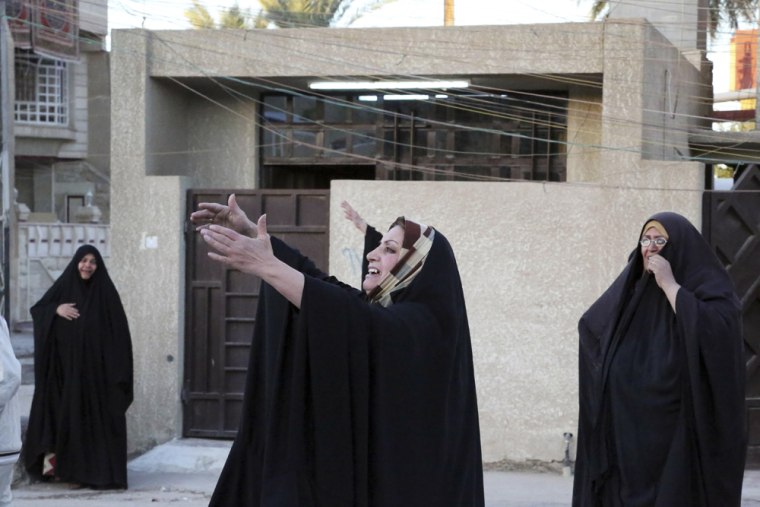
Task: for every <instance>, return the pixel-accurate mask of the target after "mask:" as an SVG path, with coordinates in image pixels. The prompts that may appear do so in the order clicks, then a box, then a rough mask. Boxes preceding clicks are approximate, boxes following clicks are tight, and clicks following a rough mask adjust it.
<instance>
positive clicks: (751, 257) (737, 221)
mask: <svg viewBox="0 0 760 507" xmlns="http://www.w3.org/2000/svg"><path fill="white" fill-rule="evenodd" d="M702 204H703V206H702V210H703V217H702V222H703V223H702V230H703V232H704V235H705V237H706V238H707V241H709V242H710V244H711V245H712V247H713V250H714V251H715V253H716V254H717V255H718V257H719V258H720V259H721V261H722V262H723V264H724V265H725V266H726V268H727V269H728V272H729V273H730V274H731V278H732V279H733V281H734V284H735V285H736V292H737V294H738V295H739V299H740V300H741V303H742V317H743V322H744V349H745V352H746V354H745V357H746V360H747V408H746V410H747V412H746V413H747V428H748V430H749V447H748V450H747V467H748V468H760V167H759V166H755V165H752V166H749V167H748V168H747V169H746V170H745V171H744V172H743V173H742V174H741V176H739V177H738V178H737V181H736V183H735V184H734V188H733V190H731V191H727V192H708V193H706V194H705V195H704V199H703V203H702Z"/></svg>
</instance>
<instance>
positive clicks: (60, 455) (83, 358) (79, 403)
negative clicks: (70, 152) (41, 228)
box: [23, 245, 132, 488]
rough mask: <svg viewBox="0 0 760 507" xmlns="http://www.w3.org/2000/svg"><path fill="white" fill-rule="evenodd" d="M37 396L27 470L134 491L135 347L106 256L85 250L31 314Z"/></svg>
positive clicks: (25, 451)
mask: <svg viewBox="0 0 760 507" xmlns="http://www.w3.org/2000/svg"><path fill="white" fill-rule="evenodd" d="M31 313H32V319H33V320H34V385H35V389H34V397H33V399H32V408H31V413H30V415H29V425H28V428H27V431H26V437H25V440H24V448H23V454H24V460H25V464H26V468H27V471H28V472H29V474H30V475H31V476H32V477H35V478H38V479H39V478H43V477H44V478H50V479H55V480H60V481H64V482H68V483H72V484H75V485H83V486H89V487H95V488H126V487H127V426H126V418H125V413H126V411H127V407H129V405H130V403H131V402H132V344H131V339H130V334H129V327H128V325H127V318H126V315H125V313H124V309H123V307H122V305H121V299H120V298H119V294H118V293H117V292H116V288H115V287H114V285H113V282H112V281H111V278H110V277H109V276H108V270H107V269H106V266H105V264H104V262H103V258H102V257H101V255H100V252H99V251H98V250H97V249H96V248H95V247H94V246H90V245H85V246H82V247H80V248H79V249H78V250H77V251H76V253H75V254H74V257H73V259H72V260H71V262H70V263H69V264H68V266H67V267H66V269H65V270H64V271H63V273H62V274H61V276H60V277H59V278H58V279H57V280H56V281H55V283H54V284H53V286H52V287H51V288H50V289H49V290H48V291H47V292H46V293H45V295H44V296H43V297H42V299H40V300H39V301H38V302H37V303H36V304H35V305H34V306H33V307H32V309H31Z"/></svg>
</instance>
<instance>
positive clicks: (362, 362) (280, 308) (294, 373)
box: [191, 195, 483, 507]
mask: <svg viewBox="0 0 760 507" xmlns="http://www.w3.org/2000/svg"><path fill="white" fill-rule="evenodd" d="M200 208H201V209H200V210H199V211H196V212H195V213H193V215H192V216H191V218H192V219H193V221H194V222H195V223H197V224H201V225H203V224H210V225H208V226H206V225H204V226H203V227H202V228H201V229H200V232H201V234H202V235H203V238H204V240H205V241H206V242H207V243H208V244H209V246H210V247H211V248H212V249H213V250H214V252H212V253H209V256H211V257H212V258H213V259H215V260H218V261H220V262H223V263H225V264H227V265H228V266H230V267H232V268H235V269H239V270H241V271H243V272H246V273H251V274H255V275H257V276H259V277H261V278H262V279H263V281H264V283H262V289H261V296H260V300H259V310H258V314H257V316H256V329H255V333H254V341H253V343H252V346H251V356H250V363H249V369H248V379H247V385H246V394H245V403H244V408H243V414H242V418H241V421H242V422H241V426H240V429H239V431H238V435H237V438H236V439H235V443H234V444H233V447H232V450H231V452H230V456H229V458H228V460H227V464H226V465H225V468H224V470H223V472H222V475H221V477H220V479H219V482H218V484H217V487H216V490H215V492H214V495H213V497H212V499H211V504H210V505H211V506H215V507H218V506H230V507H231V506H235V507H246V506H275V505H276V506H278V507H316V506H322V507H362V506H387V507H405V506H410V507H412V506H414V507H418V506H421V505H425V506H440V507H444V506H450V507H461V506H468V507H478V506H482V505H483V477H482V463H481V454H480V436H479V427H478V413H477V402H476V397H475V382H474V374H473V365H472V350H471V345H470V334H469V327H468V322H467V314H466V310H465V305H464V297H463V293H462V286H461V281H460V279H459V273H458V270H457V266H456V261H455V259H454V255H453V252H452V251H451V247H450V245H449V243H448V241H446V238H445V237H444V236H443V235H442V234H441V233H440V232H438V231H436V230H434V229H433V228H431V227H426V226H424V225H421V224H417V223H415V222H412V221H409V220H404V219H399V220H398V221H397V222H395V223H394V225H393V226H392V227H391V229H390V230H389V231H388V232H387V233H386V234H385V235H383V237H382V239H381V241H380V242H379V244H377V243H376V244H375V246H374V248H373V250H372V251H371V252H369V253H368V254H367V259H368V269H367V276H366V277H365V279H364V281H363V289H364V293H362V292H361V291H358V290H356V289H353V288H351V287H349V286H346V285H344V284H342V283H340V282H339V281H337V280H335V279H334V278H332V277H328V276H327V275H325V274H324V273H321V272H320V271H318V270H317V269H316V268H315V267H314V265H313V264H312V263H311V261H309V260H308V259H307V258H305V257H303V256H302V255H300V254H299V253H298V252H297V251H295V250H293V249H291V248H290V247H288V246H287V245H285V244H284V243H283V242H281V241H279V240H277V239H276V238H270V236H269V235H268V234H267V231H266V221H265V217H262V218H260V219H259V222H258V224H253V223H252V222H250V221H248V219H247V218H246V217H245V214H244V213H243V212H242V211H241V210H240V209H239V208H238V207H237V205H236V203H235V198H234V195H233V196H231V197H230V201H229V205H228V206H223V205H219V204H213V203H203V204H201V205H200ZM216 224H222V225H227V226H231V227H233V228H234V229H236V230H237V231H241V232H244V233H245V235H243V234H240V233H238V232H235V231H234V230H232V229H230V228H227V227H222V226H220V225H216ZM253 236H255V238H253Z"/></svg>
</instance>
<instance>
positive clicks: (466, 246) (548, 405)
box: [109, 21, 703, 463]
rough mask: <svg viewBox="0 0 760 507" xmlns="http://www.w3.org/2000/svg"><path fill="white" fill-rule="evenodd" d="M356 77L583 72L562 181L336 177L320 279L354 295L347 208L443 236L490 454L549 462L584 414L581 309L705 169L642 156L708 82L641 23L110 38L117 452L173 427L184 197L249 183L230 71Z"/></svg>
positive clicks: (685, 201)
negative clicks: (130, 370)
mask: <svg viewBox="0 0 760 507" xmlns="http://www.w3.org/2000/svg"><path fill="white" fill-rule="evenodd" d="M377 41H385V42H384V44H386V45H387V48H390V50H387V51H386V50H384V46H383V45H378V43H377ZM443 41H445V42H446V43H445V44H443V43H442V42H443ZM655 47H662V48H664V51H663V52H662V55H664V56H663V58H654V57H652V55H653V54H654V53H657V52H656V51H654V49H653V48H655ZM387 48H385V49H387ZM653 51H654V53H653ZM399 55H402V57H399ZM544 55H546V57H544ZM369 65H371V71H372V72H371V73H373V74H382V73H384V72H387V73H393V74H399V73H400V74H411V75H451V74H453V73H455V74H456V75H462V76H466V75H468V74H473V75H479V76H490V77H489V79H490V78H493V79H494V81H493V82H494V83H499V86H513V87H515V88H520V86H524V85H525V86H530V85H531V83H532V85H533V86H534V87H536V86H538V85H536V82H535V79H536V75H537V74H542V73H552V74H555V75H556V74H557V73H561V74H565V75H568V76H571V77H572V76H575V75H576V74H577V76H578V79H577V80H575V81H574V82H575V83H576V84H569V85H564V86H566V90H567V92H568V95H569V98H570V102H569V111H568V114H569V116H568V131H567V152H568V155H567V164H568V171H567V174H568V177H567V180H568V181H567V182H565V183H529V182H519V183H518V182H515V183H510V182H493V183H466V182H462V183H453V182H415V183H410V182H383V181H361V182H359V181H354V182H344V181H341V182H337V181H336V182H334V185H333V188H332V193H331V200H330V203H331V224H330V227H331V229H330V238H331V243H330V267H331V270H334V272H335V273H336V274H338V275H339V277H341V278H343V279H345V280H346V281H348V282H354V283H358V271H357V267H356V263H357V260H356V256H357V255H359V254H360V248H361V246H360V240H361V238H360V237H359V235H358V234H357V233H356V232H355V231H354V230H353V229H352V228H351V226H350V224H348V223H347V222H345V221H344V220H343V219H342V218H341V216H342V215H341V212H340V210H339V203H340V202H341V200H343V199H347V200H349V201H350V202H351V203H352V204H354V205H355V206H356V208H357V209H358V210H360V212H362V213H363V214H364V215H365V216H366V217H367V218H368V219H369V220H370V221H371V222H372V223H374V224H378V225H379V226H383V225H385V224H387V223H389V221H390V220H392V218H394V217H395V216H396V215H398V214H402V213H403V214H408V215H410V216H412V217H415V218H418V219H421V220H423V221H425V222H429V223H430V224H431V225H435V226H436V227H438V228H439V229H440V230H441V231H442V232H443V233H444V234H445V235H446V236H447V237H448V238H449V239H450V240H451V242H452V245H453V246H454V249H455V251H456V253H457V256H458V259H459V263H460V264H459V265H460V270H461V272H462V278H463V283H464V285H465V287H464V288H465V295H466V297H467V305H468V311H469V317H470V322H471V327H472V336H473V347H474V353H475V362H476V364H475V366H476V374H477V382H478V395H479V399H480V411H481V414H480V415H481V431H482V438H483V440H482V442H483V451H484V459H485V460H486V461H487V462H497V461H503V460H507V461H511V462H520V463H522V462H526V461H529V460H538V461H556V460H559V459H561V458H562V452H563V439H562V434H563V432H566V431H571V432H573V433H574V432H575V424H576V417H577V415H576V411H577V387H576V368H577V362H576V355H577V348H576V335H575V326H576V323H577V320H578V318H579V316H580V314H581V313H582V311H583V309H584V308H585V307H587V306H588V304H590V303H591V302H592V301H593V300H594V298H595V297H597V296H598V295H599V294H600V293H601V292H602V290H604V288H606V286H607V285H608V284H609V283H610V281H611V280H612V279H613V278H614V276H615V275H616V274H617V273H618V272H619V270H620V269H621V268H622V266H623V263H624V261H625V259H626V257H627V255H628V253H629V252H630V251H631V249H632V248H633V246H635V239H636V238H635V236H636V234H637V233H638V229H639V227H640V226H641V224H642V222H643V220H644V219H646V218H647V217H648V216H649V215H650V214H652V213H653V212H656V211H660V210H663V209H672V210H676V211H679V212H681V213H683V214H685V215H686V216H688V217H689V218H690V219H691V220H692V221H693V222H694V223H695V224H697V225H699V223H700V217H701V214H700V199H701V193H700V189H701V186H702V179H703V176H702V166H701V165H700V164H696V163H690V162H679V161H678V160H677V157H676V156H674V155H673V150H671V149H668V150H664V149H660V150H654V151H652V152H651V153H650V152H648V151H647V150H646V149H644V148H643V147H644V146H645V145H646V144H647V143H648V142H649V141H650V140H651V139H653V137H652V136H659V137H658V138H657V139H659V142H660V143H661V144H662V143H665V144H667V146H668V147H669V148H670V147H675V148H678V149H680V150H682V151H684V150H687V149H688V146H687V145H686V144H685V138H686V136H685V130H684V128H685V127H684V125H682V124H679V123H678V122H681V121H685V120H684V118H686V117H684V116H681V114H682V113H683V114H686V115H688V114H690V112H693V110H694V108H695V107H696V106H695V101H693V100H686V96H687V94H686V88H684V87H685V86H687V84H686V83H690V82H699V80H700V79H701V77H700V76H701V75H702V74H700V72H699V70H698V69H697V68H696V67H694V66H693V65H692V64H690V63H688V61H686V60H684V59H683V58H681V57H680V55H679V54H678V53H677V52H674V51H671V50H670V49H669V48H668V45H667V43H666V42H665V41H663V40H662V38H661V37H660V36H659V34H657V33H656V32H655V31H654V29H653V28H652V27H651V26H649V25H647V24H646V23H645V22H642V21H633V22H626V23H622V22H621V23H616V24H614V23H605V24H602V23H582V24H573V25H561V26H558V25H541V26H532V27H525V26H512V27H456V28H452V27H446V28H425V29H409V28H404V29H370V30H356V29H346V30H337V29H325V30H319V29H308V30H254V31H250V32H240V31H236V32H227V31H176V32H158V33H152V32H146V31H142V30H126V31H118V30H117V31H114V33H113V35H112V76H111V80H112V82H113V83H119V86H114V87H113V98H112V114H113V124H112V138H111V139H112V159H111V169H112V183H113V185H112V192H113V195H112V219H111V222H112V241H113V249H112V260H111V262H110V264H109V270H111V271H112V275H113V277H114V279H115V280H117V285H118V286H119V289H120V292H121V295H122V299H123V301H124V304H125V309H126V311H127V315H128V317H129V320H130V325H131V329H132V336H133V342H134V353H135V378H136V396H135V403H134V405H133V406H132V407H131V408H130V411H129V413H128V417H129V420H128V422H129V432H130V433H129V437H130V438H129V447H130V451H140V450H145V449H147V448H149V447H150V446H151V445H153V444H154V443H156V442H161V441H165V440H168V439H170V438H172V437H176V436H179V435H180V434H181V416H182V413H181V405H180V401H179V398H180V388H181V385H182V375H183V372H182V357H183V350H182V344H183V339H184V290H185V287H184V276H185V272H184V271H185V265H184V248H185V246H184V236H183V234H184V232H183V227H184V221H185V219H186V210H185V206H186V205H185V190H186V189H187V188H191V187H192V188H202V187H206V188H209V187H211V188H228V189H233V188H255V186H256V169H257V167H256V166H257V159H256V153H257V152H256V143H257V128H256V115H255V113H256V106H255V100H239V97H237V96H235V94H234V93H225V92H224V91H223V90H222V88H223V86H226V85H230V84H232V83H234V84H235V86H239V87H244V86H246V85H243V84H241V82H239V79H238V78H239V77H240V76H243V77H258V78H262V79H263V80H262V81H259V83H268V82H270V80H271V79H278V78H288V79H294V80H300V81H299V82H303V81H304V80H307V79H308V78H309V76H325V75H341V76H342V75H347V74H348V75H351V74H356V75H360V74H363V73H364V71H363V70H362V69H363V68H364V67H362V66H367V69H365V70H366V71H367V72H369V71H370V69H369V67H368V66H369ZM675 69H679V72H678V73H675ZM666 70H673V71H674V73H673V74H672V75H673V76H674V77H675V81H673V82H674V83H675V87H674V88H673V90H676V91H678V93H679V94H680V96H681V97H682V100H680V101H679V102H678V107H679V108H681V109H678V110H677V112H678V114H676V115H666V116H663V117H660V118H658V119H657V121H658V122H659V123H657V125H658V126H659V127H658V128H659V130H658V129H654V130H652V129H650V128H649V127H651V126H652V125H654V124H653V123H652V122H651V119H649V118H647V117H646V109H647V108H648V107H651V104H654V102H651V101H652V100H654V99H652V98H651V96H650V95H651V93H652V90H648V89H647V87H646V86H645V83H646V80H647V79H648V77H647V76H648V75H649V73H654V74H657V75H665V71H666ZM229 76H236V77H237V78H236V79H235V80H230V79H228V77H229ZM552 82H553V81H552V80H551V79H545V80H543V81H541V86H546V85H548V84H549V83H552ZM188 83H189V84H190V85H193V86H196V88H197V90H199V91H200V93H191V92H189V91H188V89H187V86H188ZM583 83H585V84H583ZM197 85H202V86H200V87H198V86H197ZM555 85H556V83H555ZM247 92H250V90H247ZM256 93H257V92H254V93H249V95H250V97H249V98H252V99H255V98H256V97H257V96H258V95H257V94H256ZM688 97H689V98H691V97H692V96H691V95H689V96H688ZM648 101H649V102H648ZM655 102H656V101H655ZM686 123H688V122H686ZM666 131H667V132H666ZM653 132H654V133H653ZM642 153H644V154H647V157H646V158H642ZM660 159H662V160H660ZM190 233H192V232H190Z"/></svg>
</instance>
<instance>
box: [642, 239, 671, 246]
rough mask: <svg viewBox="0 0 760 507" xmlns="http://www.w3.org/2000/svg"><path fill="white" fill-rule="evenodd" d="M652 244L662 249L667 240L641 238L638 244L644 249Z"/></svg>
mask: <svg viewBox="0 0 760 507" xmlns="http://www.w3.org/2000/svg"><path fill="white" fill-rule="evenodd" d="M652 243H654V244H655V245H657V246H659V247H660V248H662V247H664V246H665V245H666V244H667V243H668V240H667V239H665V238H654V239H649V238H641V240H640V241H639V244H640V245H641V246H643V247H644V248H646V247H648V246H649V245H651V244H652Z"/></svg>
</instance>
